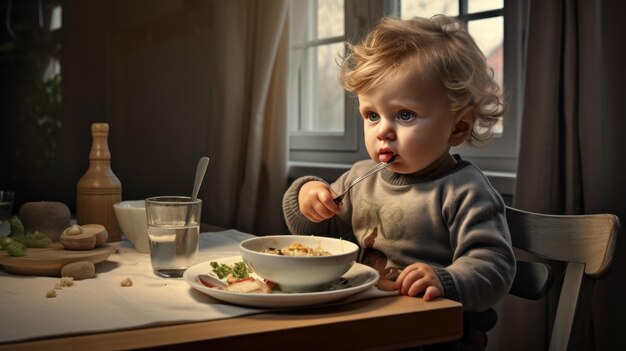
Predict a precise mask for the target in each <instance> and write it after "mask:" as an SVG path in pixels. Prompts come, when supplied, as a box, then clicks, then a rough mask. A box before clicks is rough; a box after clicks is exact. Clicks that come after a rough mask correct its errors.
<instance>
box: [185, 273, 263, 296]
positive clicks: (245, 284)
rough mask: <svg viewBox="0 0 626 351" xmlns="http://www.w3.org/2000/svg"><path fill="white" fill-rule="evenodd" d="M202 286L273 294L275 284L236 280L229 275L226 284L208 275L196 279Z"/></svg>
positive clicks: (251, 278)
mask: <svg viewBox="0 0 626 351" xmlns="http://www.w3.org/2000/svg"><path fill="white" fill-rule="evenodd" d="M196 279H197V280H198V281H199V282H200V283H201V284H202V285H204V286H206V287H208V288H213V289H217V290H224V291H232V292H240V293H267V294H269V293H271V292H272V289H273V288H274V284H272V283H270V282H263V281H260V280H258V279H256V278H254V277H247V278H243V279H235V278H233V276H232V275H230V274H229V275H228V276H227V278H226V283H224V282H223V281H220V280H219V279H216V278H213V277H212V276H209V275H206V274H200V275H198V277H197V278H196ZM220 282H221V283H220Z"/></svg>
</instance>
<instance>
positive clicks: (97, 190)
mask: <svg viewBox="0 0 626 351" xmlns="http://www.w3.org/2000/svg"><path fill="white" fill-rule="evenodd" d="M91 136H92V144H91V151H90V152H89V168H88V169H87V172H85V174H84V175H83V176H82V177H81V178H80V179H79V180H78V183H77V184H76V221H77V222H78V224H90V223H95V224H101V225H103V226H104V227H105V228H106V230H107V232H108V234H109V238H108V239H107V241H109V242H111V241H119V240H120V236H121V230H120V228H119V224H118V223H117V218H116V217H115V212H114V210H113V204H115V203H118V202H120V201H122V183H121V182H120V180H119V179H117V177H116V176H115V174H113V170H112V169H111V152H110V151H109V144H108V141H107V138H108V136H109V125H108V124H107V123H94V124H92V125H91Z"/></svg>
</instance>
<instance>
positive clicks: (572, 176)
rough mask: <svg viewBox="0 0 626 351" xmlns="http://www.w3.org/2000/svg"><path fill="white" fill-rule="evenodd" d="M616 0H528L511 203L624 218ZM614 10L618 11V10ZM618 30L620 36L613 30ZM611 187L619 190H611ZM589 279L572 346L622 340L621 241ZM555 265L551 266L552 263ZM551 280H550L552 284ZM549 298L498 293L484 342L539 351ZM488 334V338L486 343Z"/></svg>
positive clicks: (620, 24)
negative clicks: (609, 262)
mask: <svg viewBox="0 0 626 351" xmlns="http://www.w3.org/2000/svg"><path fill="white" fill-rule="evenodd" d="M624 7H625V6H624V5H623V2H622V3H620V2H619V1H617V0H604V1H603V0H578V1H576V0H570V1H563V0H533V1H531V3H530V12H529V31H528V44H527V48H528V50H527V61H526V73H525V97H524V113H523V120H522V132H521V145H520V155H519V164H518V174H517V185H516V192H515V198H514V206H515V207H518V208H521V209H524V210H529V211H534V212H541V213H551V214H584V213H604V212H606V213H614V214H617V215H618V216H620V217H621V218H622V220H623V219H624V216H625V215H626V206H625V205H624V201H623V200H616V198H618V199H620V198H622V197H623V194H625V193H626V189H625V186H624V182H623V179H621V178H622V175H623V174H624V171H625V170H626V167H625V166H624V161H623V154H624V151H625V148H624V146H623V145H624V143H623V135H624V134H623V130H624V127H625V123H624V114H623V107H622V106H621V105H622V104H623V101H624V97H625V96H624V89H623V84H624V73H623V72H624V69H623V67H622V65H623V62H624V39H623V35H624V33H626V31H625V30H624V20H623V18H620V15H617V14H620V13H621V14H623V13H624V12H623V11H624ZM622 17H623V16H622ZM618 33H621V34H618ZM616 194H620V195H619V196H616ZM620 241H621V243H618V247H617V250H616V257H617V258H616V260H615V263H614V266H613V270H612V272H611V274H610V276H609V279H607V280H606V281H601V282H599V284H597V285H596V286H595V299H594V302H593V303H594V308H593V314H594V315H593V323H592V321H591V320H582V321H580V320H579V321H578V322H579V323H583V329H581V330H584V331H586V333H584V335H581V334H579V333H576V337H577V339H575V340H576V341H575V342H574V343H573V345H570V346H571V349H574V350H593V349H598V350H618V349H624V347H625V346H626V342H625V339H624V338H623V336H621V335H619V334H620V332H619V331H620V329H621V330H624V315H625V313H626V308H625V307H626V304H624V302H623V301H624V299H623V297H622V296H623V294H621V293H618V291H621V292H623V289H624V283H623V278H622V277H623V274H624V270H625V267H624V265H625V261H624V259H623V257H621V258H620V256H623V255H624V254H625V253H626V252H625V251H624V241H623V240H622V239H620ZM557 270H558V269H557ZM557 286H558V285H557ZM557 298H558V296H557V295H556V293H555V291H554V289H553V291H552V292H551V294H550V295H549V296H547V297H546V298H544V299H543V300H541V301H539V302H534V301H524V300H522V299H518V298H515V297H512V296H509V297H507V298H506V299H505V300H504V301H503V302H502V303H501V304H500V305H499V306H498V310H499V322H498V326H497V328H496V329H494V330H493V331H492V332H491V333H490V336H491V340H490V345H489V349H490V350H546V349H547V347H548V343H549V338H548V337H549V331H550V327H551V325H552V320H553V317H554V312H555V311H554V310H555V307H556V302H557ZM491 341H493V342H491Z"/></svg>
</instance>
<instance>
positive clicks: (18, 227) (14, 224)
mask: <svg viewBox="0 0 626 351" xmlns="http://www.w3.org/2000/svg"><path fill="white" fill-rule="evenodd" d="M9 222H10V225H11V235H23V234H24V225H23V224H22V221H20V219H19V217H17V216H11V220H10V221H9Z"/></svg>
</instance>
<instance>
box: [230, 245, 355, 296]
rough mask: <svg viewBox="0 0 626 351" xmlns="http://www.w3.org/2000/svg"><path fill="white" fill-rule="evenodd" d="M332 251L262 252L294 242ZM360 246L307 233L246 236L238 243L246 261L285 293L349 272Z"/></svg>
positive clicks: (316, 287)
mask: <svg viewBox="0 0 626 351" xmlns="http://www.w3.org/2000/svg"><path fill="white" fill-rule="evenodd" d="M296 242H297V243H300V244H302V245H304V246H307V247H311V248H315V247H317V246H318V245H319V246H320V247H321V249H322V250H325V251H328V252H330V253H331V255H330V256H279V255H273V254H267V253H263V252H261V251H263V250H265V249H268V248H270V247H273V248H277V249H282V248H284V247H287V246H289V245H291V244H293V243H296ZM358 251H359V247H358V246H357V245H356V244H354V243H352V242H349V241H346V240H341V239H335V238H327V237H321V236H307V235H270V236H262V237H257V238H252V239H247V240H244V241H242V242H241V244H240V245H239V252H240V253H241V257H242V258H243V260H244V261H246V263H247V264H248V265H249V266H250V268H252V270H254V272H255V273H257V274H258V275H260V276H261V277H263V278H265V279H267V280H269V281H271V282H274V283H276V284H278V285H279V286H280V289H281V290H282V291H284V292H310V291H315V290H319V289H320V288H321V287H323V286H324V284H327V283H329V282H331V281H333V280H335V279H337V278H339V277H341V276H342V275H343V274H344V273H346V272H347V271H348V270H349V269H350V267H352V265H353V264H354V262H355V261H356V258H357V255H358Z"/></svg>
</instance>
